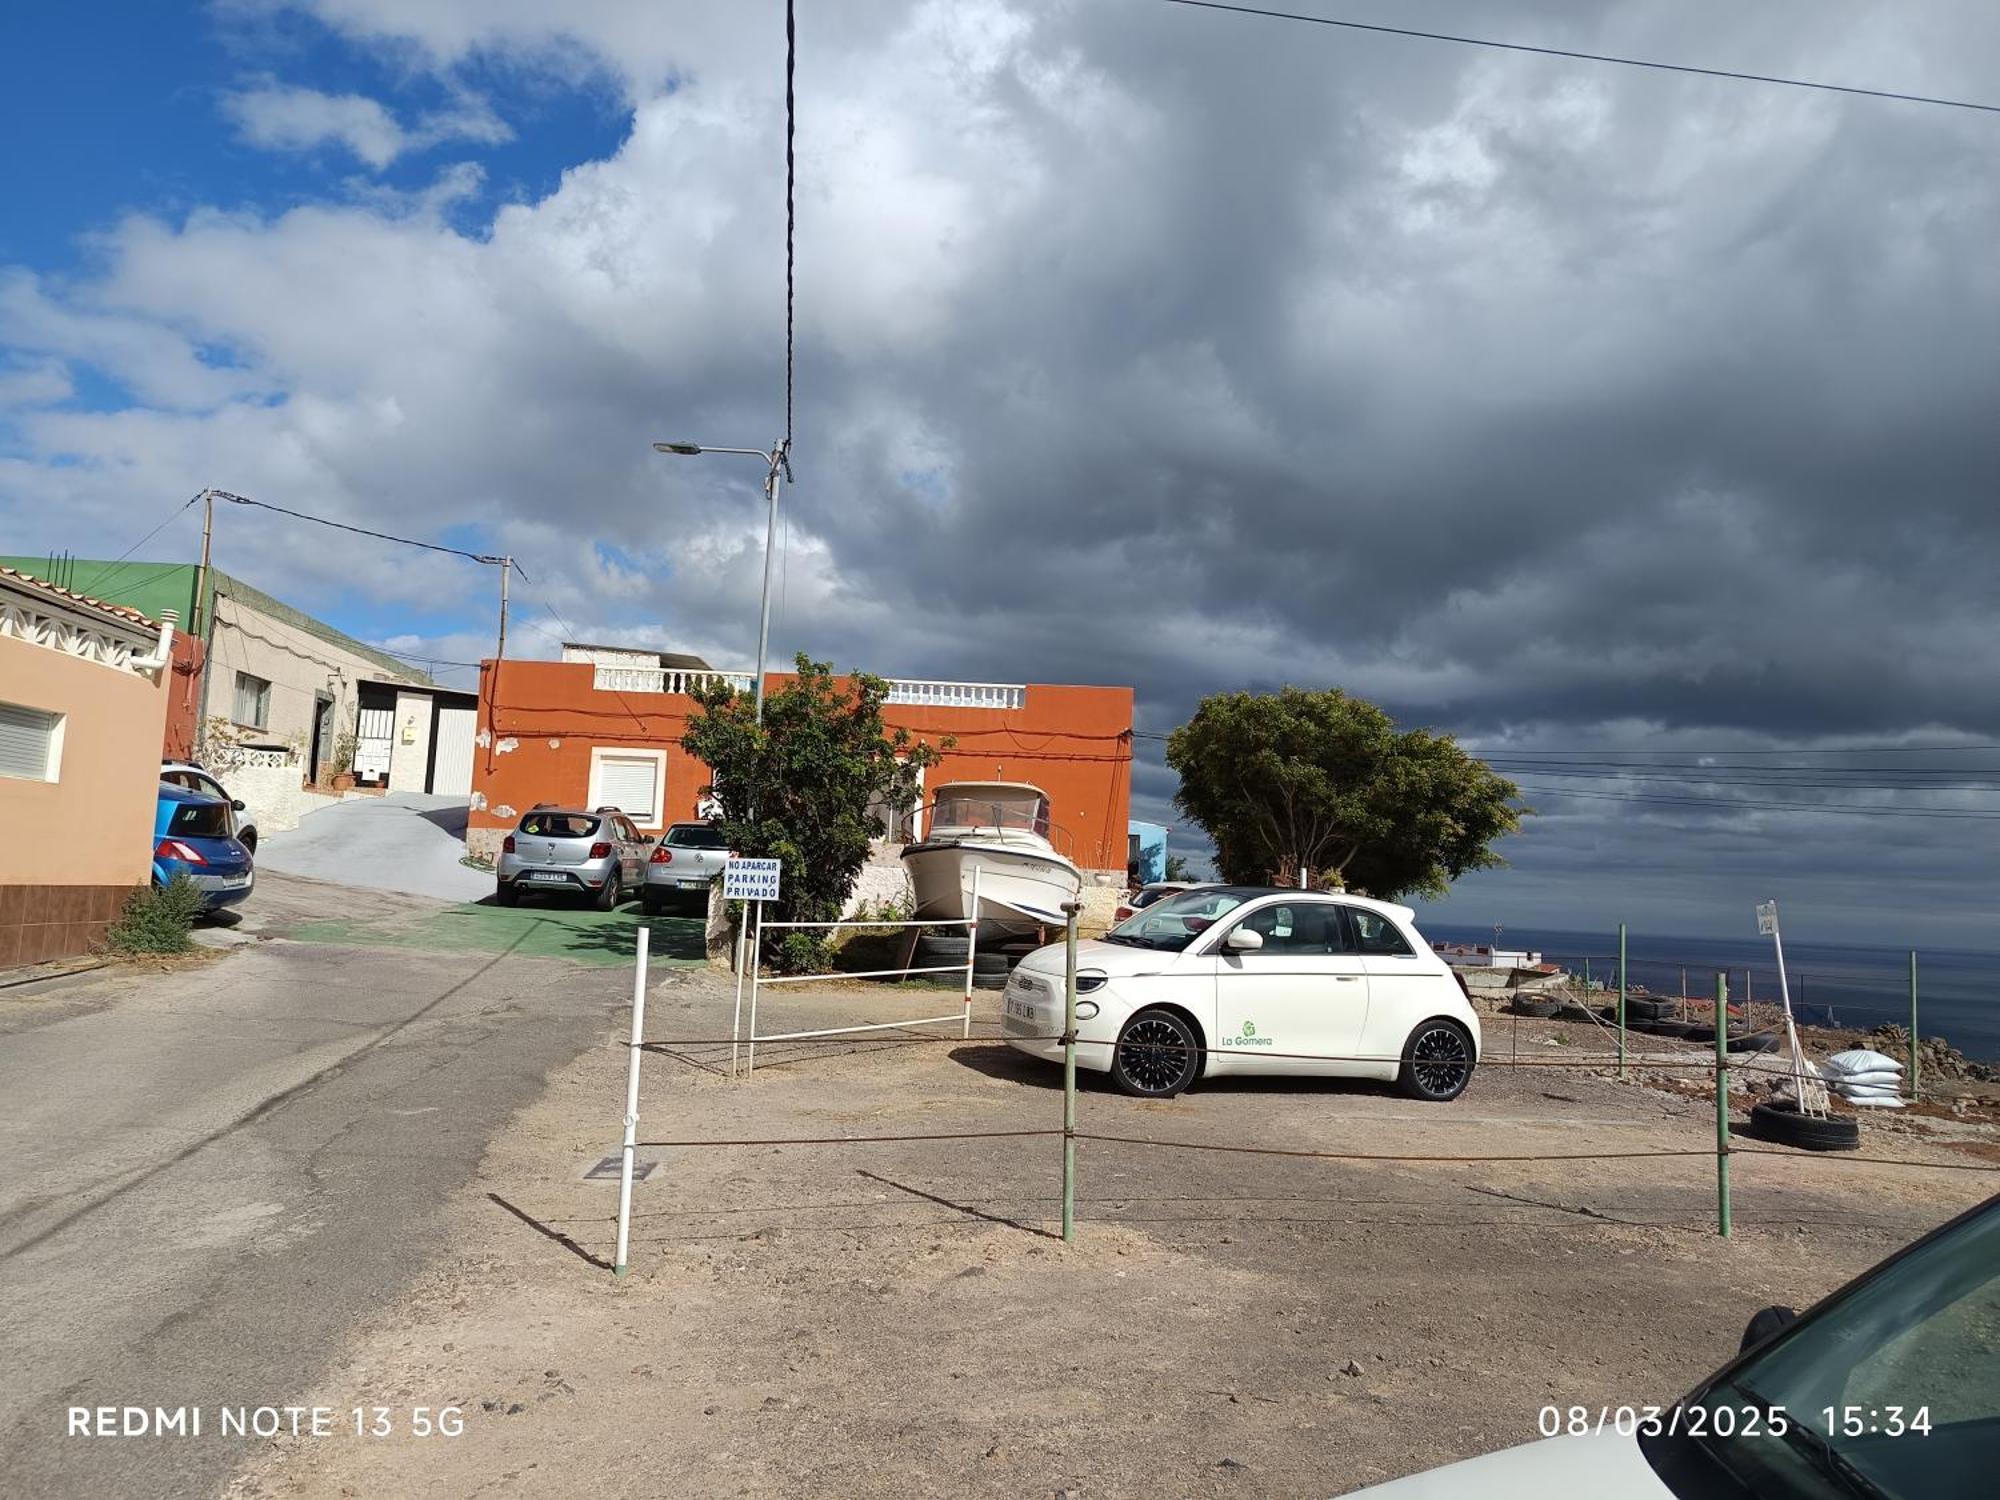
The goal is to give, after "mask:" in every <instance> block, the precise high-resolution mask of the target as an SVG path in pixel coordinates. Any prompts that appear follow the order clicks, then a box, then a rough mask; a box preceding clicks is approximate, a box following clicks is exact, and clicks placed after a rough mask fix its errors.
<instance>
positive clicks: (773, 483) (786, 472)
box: [653, 438, 792, 724]
mask: <svg viewBox="0 0 2000 1500" xmlns="http://www.w3.org/2000/svg"><path fill="white" fill-rule="evenodd" d="M791 448H792V445H791V440H790V439H789V438H780V439H779V440H778V441H777V442H775V443H773V444H772V445H771V448H770V451H769V452H766V451H765V450H764V449H762V448H704V447H703V446H702V445H701V444H699V443H655V444H653V451H654V452H655V453H672V454H676V455H678V456H680V457H683V458H693V457H696V456H698V455H700V454H703V453H740V454H742V455H743V456H744V457H746V458H761V459H763V460H764V465H765V474H764V500H765V503H766V506H767V508H768V516H767V519H766V521H765V523H764V602H763V604H762V605H761V606H760V607H759V609H758V611H757V715H756V717H757V722H758V723H759V724H761V723H763V722H764V653H765V651H766V649H767V648H768V647H769V644H770V640H771V554H772V552H773V551H774V550H775V547H776V544H777V539H778V481H779V478H780V477H781V476H782V477H783V478H785V479H790V478H791V477H792V458H791Z"/></svg>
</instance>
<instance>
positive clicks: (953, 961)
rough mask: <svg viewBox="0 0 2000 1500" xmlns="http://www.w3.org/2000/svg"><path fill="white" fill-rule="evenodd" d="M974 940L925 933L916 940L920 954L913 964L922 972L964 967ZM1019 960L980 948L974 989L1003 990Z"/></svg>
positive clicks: (976, 955) (974, 966)
mask: <svg viewBox="0 0 2000 1500" xmlns="http://www.w3.org/2000/svg"><path fill="white" fill-rule="evenodd" d="M970 943H971V939H970V938H968V937H967V936H966V935H965V934H964V933H963V932H926V933H922V934H920V935H919V936H918V938H917V952H916V956H915V958H913V959H912V960H911V963H912V964H913V965H914V966H915V967H916V968H919V969H950V968H963V967H964V966H965V954H966V950H967V948H968V946H969V945H970ZM1017 961H1018V960H1015V959H1013V958H1010V957H1009V956H1008V955H1007V954H1006V953H1005V952H1003V951H1001V950H1000V949H998V948H984V947H982V948H980V949H978V950H977V951H976V952H974V953H973V955H972V987H973V988H974V989H976V990H1004V989H1005V988H1007V976H1008V975H1009V974H1010V973H1012V972H1013V969H1014V964H1015V963H1016V962H1017ZM950 977H951V976H950V975H948V974H926V975H924V978H926V979H949V978H950Z"/></svg>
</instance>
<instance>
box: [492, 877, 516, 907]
mask: <svg viewBox="0 0 2000 1500" xmlns="http://www.w3.org/2000/svg"><path fill="white" fill-rule="evenodd" d="M493 899H494V901H495V902H496V903H497V904H499V905H501V906H518V905H519V904H520V902H521V893H520V892H519V891H517V890H515V889H514V887H513V886H512V885H510V884H508V883H507V882H506V881H504V880H496V881H494V882H493Z"/></svg>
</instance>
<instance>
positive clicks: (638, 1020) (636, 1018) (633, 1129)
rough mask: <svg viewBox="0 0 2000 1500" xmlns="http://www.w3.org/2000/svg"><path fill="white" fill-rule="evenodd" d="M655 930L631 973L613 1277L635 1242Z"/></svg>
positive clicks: (642, 943) (643, 934) (643, 940)
mask: <svg viewBox="0 0 2000 1500" xmlns="http://www.w3.org/2000/svg"><path fill="white" fill-rule="evenodd" d="M652 942H653V930H652V929H651V928H650V927H648V926H646V925H645V924H644V923H643V922H642V923H641V924H640V925H639V962H638V965H637V967H635V968H634V969H633V971H632V1043H631V1046H630V1048H629V1049H628V1058H629V1061H628V1062H627V1063H626V1067H625V1159H624V1162H623V1164H622V1165H621V1166H620V1167H619V1170H618V1253H617V1255H616V1257H615V1259H616V1261H617V1264H616V1265H615V1266H614V1267H613V1268H612V1274H613V1275H614V1276H623V1275H624V1274H625V1268H626V1265H627V1264H628V1262H627V1259H626V1252H627V1251H628V1250H629V1249H630V1248H631V1241H632V1157H633V1154H634V1153H635V1152H636V1151H637V1150H638V1149H639V1057H640V1053H639V1044H640V1043H641V1042H642V1041H644V1040H645V1039H646V960H647V958H648V957H649V956H650V954H651V951H652Z"/></svg>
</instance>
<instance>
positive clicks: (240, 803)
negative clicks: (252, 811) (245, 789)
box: [229, 797, 247, 812]
mask: <svg viewBox="0 0 2000 1500" xmlns="http://www.w3.org/2000/svg"><path fill="white" fill-rule="evenodd" d="M229 805H230V806H231V807H233V808H235V809H236V810H237V811H238V812H244V811H247V809H246V808H245V807H244V806H243V799H242V798H241V797H238V798H236V799H235V800H234V801H233V802H231V803H230V804H229Z"/></svg>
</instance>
